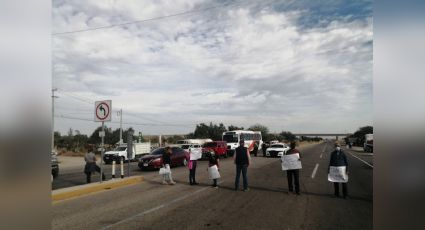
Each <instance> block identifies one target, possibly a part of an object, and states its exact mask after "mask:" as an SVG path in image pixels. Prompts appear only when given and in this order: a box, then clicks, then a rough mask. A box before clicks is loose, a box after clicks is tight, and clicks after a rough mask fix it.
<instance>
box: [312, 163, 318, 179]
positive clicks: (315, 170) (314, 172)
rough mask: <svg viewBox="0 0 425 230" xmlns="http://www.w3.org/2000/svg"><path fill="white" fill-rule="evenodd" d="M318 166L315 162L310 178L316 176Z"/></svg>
mask: <svg viewBox="0 0 425 230" xmlns="http://www.w3.org/2000/svg"><path fill="white" fill-rule="evenodd" d="M318 168H319V164H316V166H315V167H314V169H313V173H312V174H311V178H312V179H314V177H315V176H316V172H317V169H318Z"/></svg>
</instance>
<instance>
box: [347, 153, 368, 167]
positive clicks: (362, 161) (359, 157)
mask: <svg viewBox="0 0 425 230" xmlns="http://www.w3.org/2000/svg"><path fill="white" fill-rule="evenodd" d="M348 153H349V154H350V155H351V156H353V157H355V158H357V159H358V160H360V161H361V162H363V163H365V164H367V165H368V166H369V167H371V168H373V165H371V164H369V163H367V162H366V161H364V160H362V159H361V158H360V157H358V156H355V155H353V154H352V153H351V152H348Z"/></svg>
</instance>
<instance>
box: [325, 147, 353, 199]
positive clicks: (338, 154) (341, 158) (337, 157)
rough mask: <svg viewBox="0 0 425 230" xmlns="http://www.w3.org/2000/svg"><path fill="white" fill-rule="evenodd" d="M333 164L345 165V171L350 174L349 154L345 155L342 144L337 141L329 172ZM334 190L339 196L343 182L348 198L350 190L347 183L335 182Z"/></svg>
mask: <svg viewBox="0 0 425 230" xmlns="http://www.w3.org/2000/svg"><path fill="white" fill-rule="evenodd" d="M331 166H334V167H339V166H345V170H346V171H345V173H346V174H347V175H348V161H347V156H346V155H345V153H344V152H343V151H342V149H341V145H340V144H339V143H338V142H336V143H335V150H334V151H333V152H332V153H331V159H330V162H329V167H328V173H329V169H330V167H331ZM333 184H334V190H335V193H334V195H335V197H339V184H342V194H343V197H344V199H346V198H347V195H348V191H347V183H337V182H334V183H333Z"/></svg>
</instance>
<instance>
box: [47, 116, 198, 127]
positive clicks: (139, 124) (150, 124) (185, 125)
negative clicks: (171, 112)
mask: <svg viewBox="0 0 425 230" xmlns="http://www.w3.org/2000/svg"><path fill="white" fill-rule="evenodd" d="M55 117H57V118H64V119H70V120H80V121H93V120H92V119H87V118H80V117H70V116H65V115H62V114H60V115H55ZM111 123H114V124H119V122H116V121H111ZM123 124H126V125H136V126H172V127H192V126H193V125H195V124H174V125H173V124H154V123H131V122H123Z"/></svg>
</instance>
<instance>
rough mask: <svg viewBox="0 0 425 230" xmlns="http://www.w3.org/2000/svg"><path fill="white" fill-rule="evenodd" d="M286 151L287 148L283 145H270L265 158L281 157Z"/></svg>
mask: <svg viewBox="0 0 425 230" xmlns="http://www.w3.org/2000/svg"><path fill="white" fill-rule="evenodd" d="M288 149H289V146H288V145H286V144H284V143H277V144H272V145H271V146H270V147H268V148H267V150H266V157H282V156H283V153H285V152H286V151H288Z"/></svg>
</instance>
